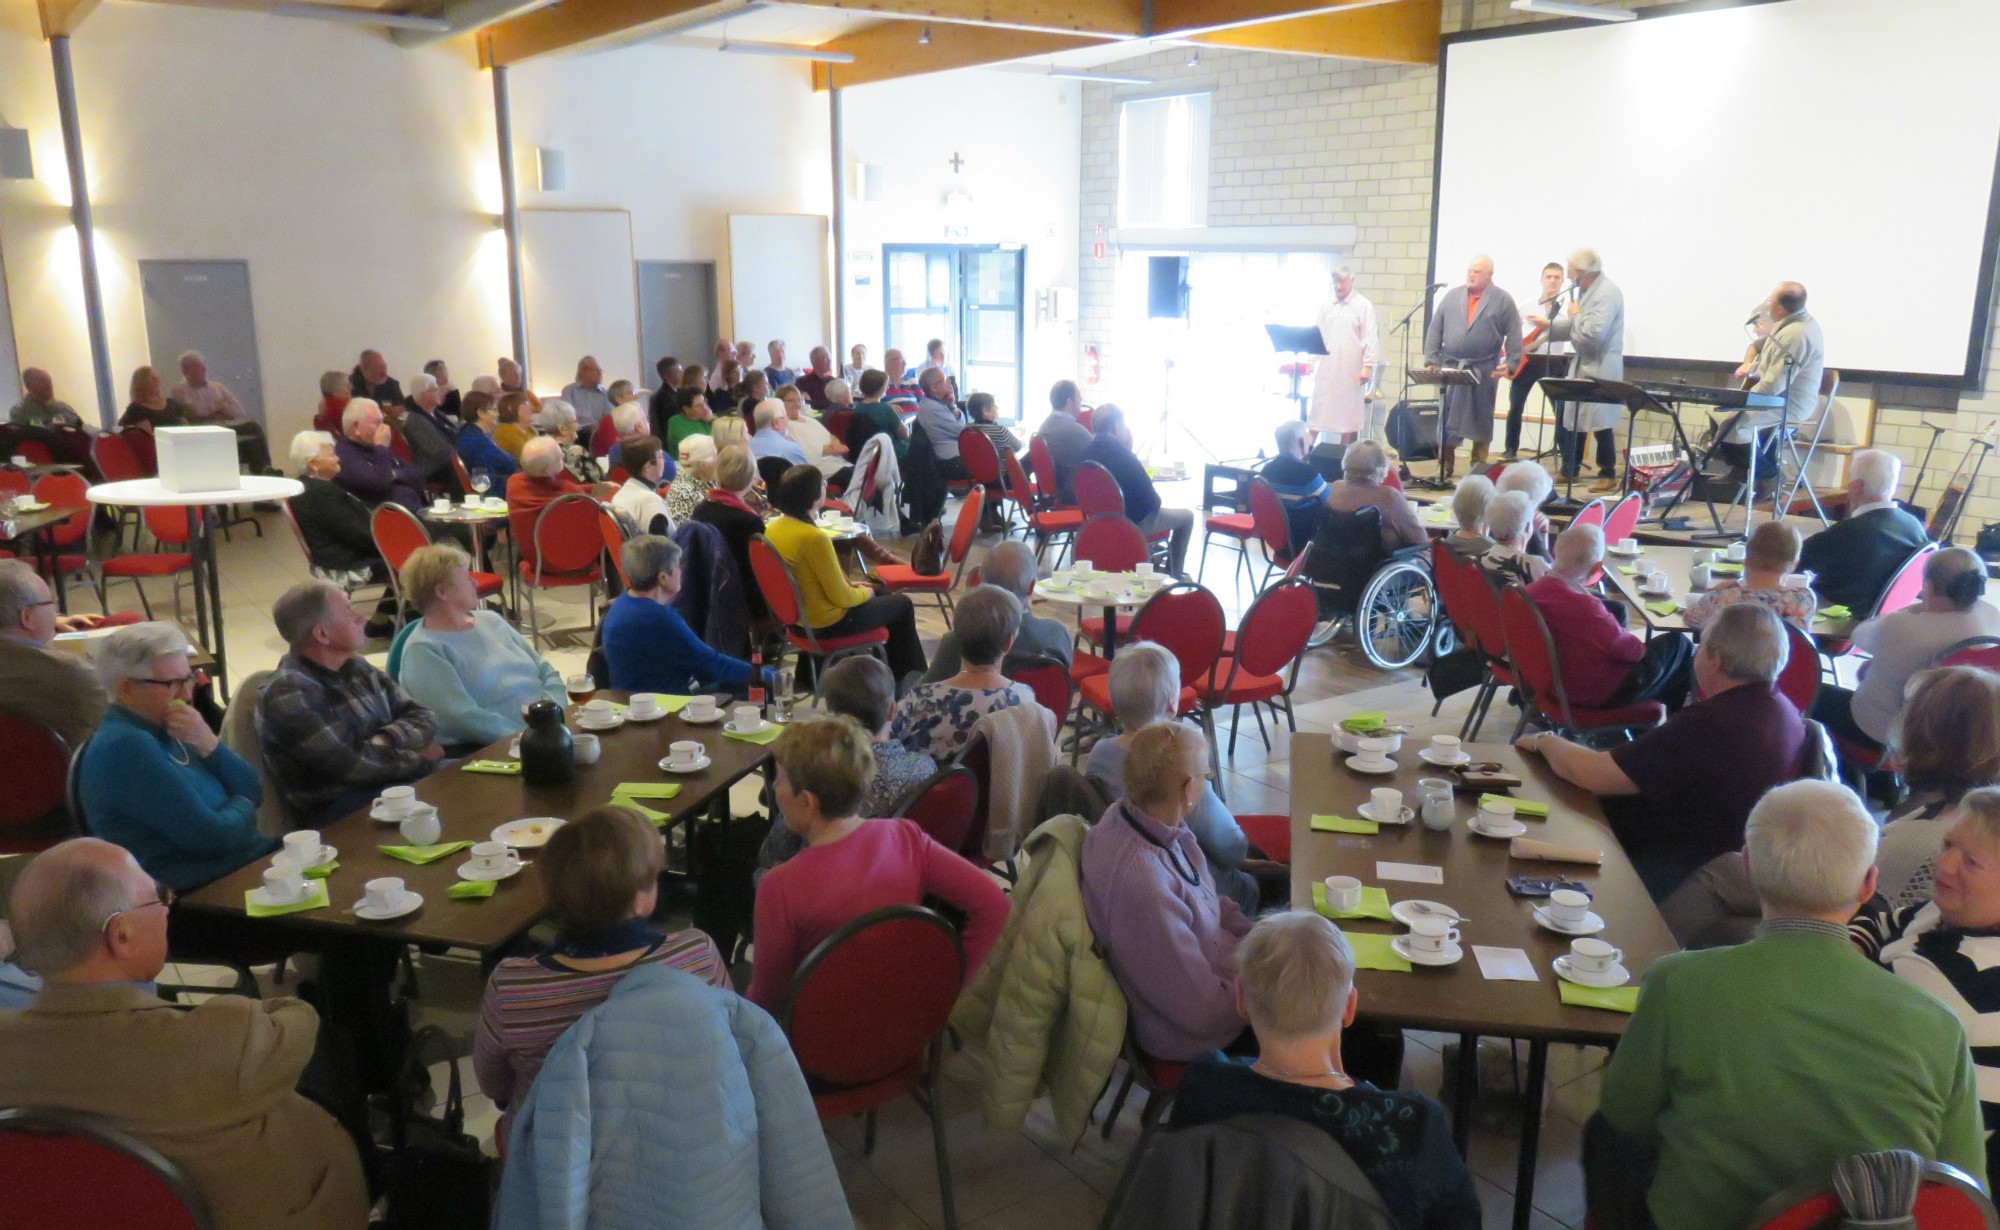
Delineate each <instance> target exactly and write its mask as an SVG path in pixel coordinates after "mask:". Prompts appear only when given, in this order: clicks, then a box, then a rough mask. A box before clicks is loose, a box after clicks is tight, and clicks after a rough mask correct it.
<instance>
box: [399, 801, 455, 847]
mask: <svg viewBox="0 0 2000 1230" xmlns="http://www.w3.org/2000/svg"><path fill="white" fill-rule="evenodd" d="M396 828H397V831H398V832H400V833H402V835H403V840H404V841H406V842H408V843H409V844H411V845H413V846H431V845H436V844H437V840H438V838H440V837H442V836H444V826H443V825H442V824H440V823H439V822H438V812H437V808H435V807H432V806H430V805H429V804H427V803H419V804H417V805H416V806H415V807H413V808H411V809H410V811H409V813H408V814H407V815H405V816H404V817H403V821H402V823H401V824H399V825H397V826H396Z"/></svg>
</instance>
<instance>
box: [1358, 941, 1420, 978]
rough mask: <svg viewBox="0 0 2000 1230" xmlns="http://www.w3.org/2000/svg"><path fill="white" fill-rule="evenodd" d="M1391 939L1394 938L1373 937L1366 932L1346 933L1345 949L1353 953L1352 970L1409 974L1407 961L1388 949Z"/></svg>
mask: <svg viewBox="0 0 2000 1230" xmlns="http://www.w3.org/2000/svg"><path fill="white" fill-rule="evenodd" d="M1393 938H1395V937H1394V936H1388V935H1374V934H1371V933H1369V932H1366V931H1350V932H1348V933H1347V947H1348V949H1349V951H1351V952H1353V953H1354V968H1356V969H1381V970H1389V971H1391V972H1393V973H1398V974H1407V973H1409V972H1410V963H1409V961H1408V960H1407V959H1405V958H1404V957H1403V956H1402V955H1401V954H1399V953H1398V952H1397V951H1396V950H1395V949H1393V948H1391V947H1389V941H1390V940H1391V939H1393Z"/></svg>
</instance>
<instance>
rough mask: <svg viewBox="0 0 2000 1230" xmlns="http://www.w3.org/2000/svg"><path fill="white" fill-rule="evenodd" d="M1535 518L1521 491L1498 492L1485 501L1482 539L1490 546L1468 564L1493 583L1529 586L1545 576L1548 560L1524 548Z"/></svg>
mask: <svg viewBox="0 0 2000 1230" xmlns="http://www.w3.org/2000/svg"><path fill="white" fill-rule="evenodd" d="M1476 477H1477V475H1473V476H1470V477H1468V478H1467V479H1466V480H1465V481H1467V482H1471V481H1472V479H1473V478H1476ZM1535 516H1536V513H1535V506H1534V503H1533V501H1532V500H1531V499H1530V498H1529V496H1528V494H1527V492H1525V491H1502V492H1500V493H1499V494H1498V495H1496V496H1494V497H1493V498H1492V499H1491V500H1488V501H1487V502H1486V537H1487V538H1488V539H1489V540H1490V541H1491V542H1492V544H1493V545H1492V546H1490V547H1488V548H1486V550H1484V551H1481V552H1480V553H1479V555H1478V556H1477V557H1475V558H1474V559H1473V561H1472V562H1473V563H1475V564H1477V565H1479V570H1480V571H1481V572H1484V573H1485V574H1486V575H1487V576H1489V577H1492V578H1493V583H1494V584H1496V585H1532V584H1533V583H1535V582H1536V581H1539V580H1541V579H1542V577H1543V576H1545V575H1547V573H1548V571H1549V565H1548V561H1547V560H1544V559H1543V558H1542V557H1541V556H1539V555H1536V554H1535V553H1534V552H1532V551H1530V550H1529V549H1528V544H1529V542H1530V540H1531V539H1532V538H1533V537H1534V533H1535Z"/></svg>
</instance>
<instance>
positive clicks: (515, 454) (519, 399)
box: [493, 393, 535, 461]
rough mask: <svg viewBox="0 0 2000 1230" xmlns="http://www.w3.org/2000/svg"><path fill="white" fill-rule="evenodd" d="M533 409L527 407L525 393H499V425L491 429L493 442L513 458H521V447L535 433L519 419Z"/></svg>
mask: <svg viewBox="0 0 2000 1230" xmlns="http://www.w3.org/2000/svg"><path fill="white" fill-rule="evenodd" d="M532 413H533V411H532V410H530V409H529V407H528V395H527V394H525V393H502V394H501V395H500V425H499V426H498V427H496V428H494V429H493V443H495V444H497V445H499V446H500V447H501V448H503V449H505V450H506V451H507V455H508V456H509V457H512V458H513V459H514V460H516V461H519V460H520V459H521V449H522V447H523V446H524V445H526V444H527V443H528V441H530V440H532V439H534V438H535V433H534V432H533V431H532V430H530V429H529V427H528V425H527V424H526V423H523V422H522V421H521V420H522V419H523V418H524V417H526V416H527V415H528V414H532Z"/></svg>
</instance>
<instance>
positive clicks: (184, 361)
mask: <svg viewBox="0 0 2000 1230" xmlns="http://www.w3.org/2000/svg"><path fill="white" fill-rule="evenodd" d="M180 367H181V382H180V383H179V384H177V385H175V386H174V387H173V388H171V389H169V390H167V400H168V401H170V402H172V403H174V404H175V405H178V406H182V407H185V413H186V414H187V419H188V423H189V424H190V425H192V426H214V427H227V428H228V429H229V430H231V431H233V432H235V433H236V460H237V463H238V464H239V465H244V466H248V467H249V468H250V472H251V473H252V474H269V473H271V472H272V470H271V444H270V441H269V440H268V439H267V438H266V437H265V435H264V427H263V424H261V423H258V422H256V421H254V420H252V419H251V418H250V417H249V416H248V415H247V414H245V413H244V411H243V403H242V402H240V401H237V400H236V394H234V393H231V392H230V391H229V390H228V388H227V387H225V386H224V385H223V383H222V382H221V381H220V380H210V379H209V378H208V360H207V359H204V358H202V356H201V352H200V351H198V350H190V351H188V352H187V353H186V354H183V355H182V356H181V358H180Z"/></svg>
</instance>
